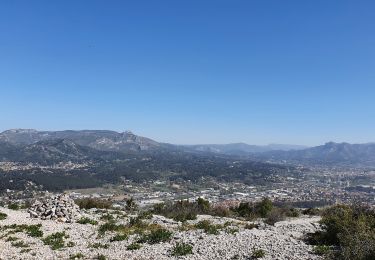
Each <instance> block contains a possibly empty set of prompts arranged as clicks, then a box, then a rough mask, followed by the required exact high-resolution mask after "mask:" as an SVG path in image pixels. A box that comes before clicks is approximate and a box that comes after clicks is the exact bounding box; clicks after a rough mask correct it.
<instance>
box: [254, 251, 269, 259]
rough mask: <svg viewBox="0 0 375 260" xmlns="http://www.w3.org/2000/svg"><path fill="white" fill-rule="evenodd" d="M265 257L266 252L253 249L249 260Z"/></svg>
mask: <svg viewBox="0 0 375 260" xmlns="http://www.w3.org/2000/svg"><path fill="white" fill-rule="evenodd" d="M265 255H266V252H264V250H262V249H254V250H253V252H252V254H251V258H254V259H258V258H262V257H264V256H265Z"/></svg>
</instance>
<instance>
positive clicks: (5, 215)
mask: <svg viewBox="0 0 375 260" xmlns="http://www.w3.org/2000/svg"><path fill="white" fill-rule="evenodd" d="M7 217H8V215H7V214H5V213H2V212H0V220H4V219H6V218H7Z"/></svg>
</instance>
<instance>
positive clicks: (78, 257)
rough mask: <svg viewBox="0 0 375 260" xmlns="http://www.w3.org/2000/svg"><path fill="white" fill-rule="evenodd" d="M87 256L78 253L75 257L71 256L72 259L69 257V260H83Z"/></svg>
mask: <svg viewBox="0 0 375 260" xmlns="http://www.w3.org/2000/svg"><path fill="white" fill-rule="evenodd" d="M84 257H85V256H84V255H83V254H82V253H77V254H75V255H71V256H70V257H69V259H71V260H74V259H82V258H84Z"/></svg>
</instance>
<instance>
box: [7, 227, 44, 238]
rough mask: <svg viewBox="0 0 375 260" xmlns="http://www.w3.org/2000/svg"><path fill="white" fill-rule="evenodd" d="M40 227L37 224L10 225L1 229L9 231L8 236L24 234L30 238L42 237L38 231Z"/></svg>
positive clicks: (41, 232)
mask: <svg viewBox="0 0 375 260" xmlns="http://www.w3.org/2000/svg"><path fill="white" fill-rule="evenodd" d="M41 227H42V225H41V224H38V225H25V224H23V225H17V224H12V225H7V226H3V227H2V229H4V230H7V229H9V230H10V231H9V232H8V233H9V234H12V233H20V232H24V233H26V234H27V235H28V236H30V237H42V236H43V231H42V230H40V228H41Z"/></svg>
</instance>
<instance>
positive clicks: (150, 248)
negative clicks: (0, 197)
mask: <svg viewBox="0 0 375 260" xmlns="http://www.w3.org/2000/svg"><path fill="white" fill-rule="evenodd" d="M0 212H2V213H5V214H6V215H7V217H6V218H5V219H3V220H0V227H1V228H0V259H1V260H5V259H13V260H16V259H155V260H159V259H160V260H161V259H215V260H217V259H254V252H255V251H256V250H258V251H259V250H261V251H263V252H264V256H263V257H262V259H298V260H302V259H319V257H318V256H316V255H314V254H313V253H312V247H311V246H310V245H307V244H305V243H304V242H303V241H302V240H301V238H302V236H303V235H304V234H305V233H307V232H314V231H315V230H317V228H319V225H318V224H317V222H318V220H319V218H318V217H299V218H294V219H290V220H287V221H282V222H278V223H276V224H275V226H269V225H266V224H263V223H261V222H260V223H258V224H259V226H258V227H256V228H252V227H251V226H250V225H249V224H251V222H243V221H239V220H235V219H229V218H219V217H212V216H207V215H200V216H198V218H197V220H194V221H188V222H187V223H186V224H184V225H182V223H179V222H175V221H173V220H170V219H166V218H164V217H162V216H155V215H154V216H152V218H144V219H142V220H141V222H142V223H147V225H146V227H143V232H146V233H147V232H148V231H147V229H148V228H150V229H152V228H155V227H158V228H159V227H163V228H165V229H167V230H169V231H171V232H172V235H171V238H170V240H169V241H167V242H160V243H154V244H152V243H147V242H140V241H138V242H139V243H138V245H139V246H140V248H139V249H136V250H130V249H129V247H128V246H129V245H130V244H132V243H133V242H136V241H137V240H139V237H140V236H141V235H139V234H133V231H132V229H127V231H128V236H127V237H126V239H125V240H123V241H112V242H111V240H114V239H113V238H114V237H115V236H116V235H118V234H119V233H118V232H116V231H108V232H105V233H100V232H98V230H99V229H100V227H101V225H103V224H104V223H106V222H107V223H108V220H105V219H108V218H112V217H111V216H113V218H114V220H112V221H111V223H116V225H121V224H122V225H124V226H127V225H129V220H130V218H131V217H132V216H130V215H127V214H126V213H125V212H121V211H113V210H110V211H107V212H104V211H100V210H86V211H84V210H81V214H82V216H84V217H88V218H89V219H90V220H91V221H92V224H80V223H62V222H59V221H57V220H51V219H47V220H42V219H40V218H31V217H30V214H29V213H27V210H10V209H8V208H1V207H0ZM103 216H104V217H103ZM133 217H135V216H133ZM133 220H134V219H133ZM202 220H209V221H210V223H211V224H212V226H215V225H218V226H215V227H218V228H217V230H216V231H217V232H205V231H204V230H202V229H199V228H197V227H196V226H195V224H196V223H199V222H200V221H202ZM95 221H97V222H98V223H96V222H95ZM201 223H202V222H201ZM206 223H208V222H206ZM13 224H16V225H22V224H24V225H26V226H23V230H21V231H20V228H18V230H17V227H16V226H11V225H13ZM37 224H41V227H40V228H39V229H40V230H41V231H42V232H43V234H38V233H35V232H34V233H33V232H32V231H27V230H28V229H27V227H29V225H37ZM246 225H247V226H246ZM250 228H251V229H250ZM21 229H22V228H21ZM19 231H20V232H19ZM214 231H215V230H214ZM56 232H65V234H66V236H65V237H64V238H63V247H62V248H60V249H55V250H54V249H52V248H51V247H52V246H51V245H48V244H45V241H43V239H45V238H46V237H48V236H49V235H51V234H54V233H56ZM135 233H136V232H135ZM210 233H212V234H210ZM33 235H34V236H33ZM119 240H121V239H119ZM177 243H185V244H190V245H191V246H192V254H188V255H185V256H173V249H174V247H175V245H176V244H177Z"/></svg>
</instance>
